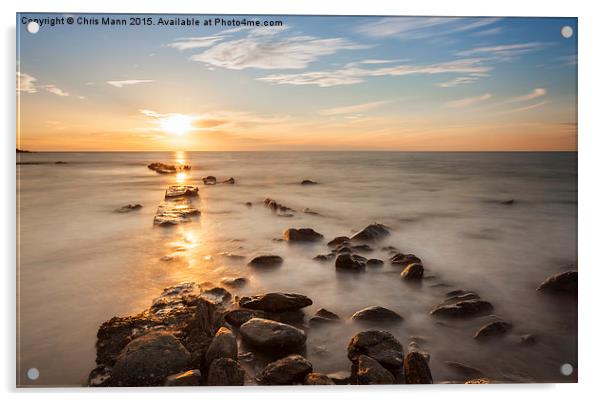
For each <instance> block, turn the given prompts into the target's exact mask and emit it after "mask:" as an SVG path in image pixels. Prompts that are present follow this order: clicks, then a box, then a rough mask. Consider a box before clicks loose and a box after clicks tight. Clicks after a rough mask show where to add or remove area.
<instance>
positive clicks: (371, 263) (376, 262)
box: [366, 259, 385, 267]
mask: <svg viewBox="0 0 602 401" xmlns="http://www.w3.org/2000/svg"><path fill="white" fill-rule="evenodd" d="M384 264H385V262H383V261H382V260H380V259H368V260H367V261H366V266H368V267H382V266H383V265H384Z"/></svg>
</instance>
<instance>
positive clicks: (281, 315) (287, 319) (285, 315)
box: [265, 309, 305, 326]
mask: <svg viewBox="0 0 602 401" xmlns="http://www.w3.org/2000/svg"><path fill="white" fill-rule="evenodd" d="M265 318H266V319H270V320H275V321H277V322H280V323H286V324H292V325H293V326H294V325H299V324H301V323H303V321H304V320H305V312H303V311H302V310H299V309H296V310H288V311H283V312H265Z"/></svg>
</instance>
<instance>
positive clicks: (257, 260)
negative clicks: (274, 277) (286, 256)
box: [249, 255, 284, 267]
mask: <svg viewBox="0 0 602 401" xmlns="http://www.w3.org/2000/svg"><path fill="white" fill-rule="evenodd" d="M283 261H284V260H283V259H282V257H280V256H278V255H261V256H257V257H254V258H253V259H251V261H250V262H249V266H252V267H278V266H280V265H281V264H282V262H283Z"/></svg>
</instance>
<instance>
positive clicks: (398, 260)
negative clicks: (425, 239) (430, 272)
mask: <svg viewBox="0 0 602 401" xmlns="http://www.w3.org/2000/svg"><path fill="white" fill-rule="evenodd" d="M389 261H390V262H391V264H393V265H401V266H407V265H410V264H412V263H418V264H422V261H421V260H420V258H419V257H418V256H416V255H413V254H411V253H408V254H404V253H396V254H395V255H394V256H393V257H391V259H389Z"/></svg>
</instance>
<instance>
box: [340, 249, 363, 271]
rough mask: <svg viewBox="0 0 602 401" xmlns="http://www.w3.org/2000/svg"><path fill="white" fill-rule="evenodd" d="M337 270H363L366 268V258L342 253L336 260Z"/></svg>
mask: <svg viewBox="0 0 602 401" xmlns="http://www.w3.org/2000/svg"><path fill="white" fill-rule="evenodd" d="M335 267H336V269H337V271H347V272H363V271H365V270H366V259H365V258H363V257H361V256H359V255H352V254H349V253H342V254H340V255H339V256H337V260H336V262H335Z"/></svg>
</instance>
